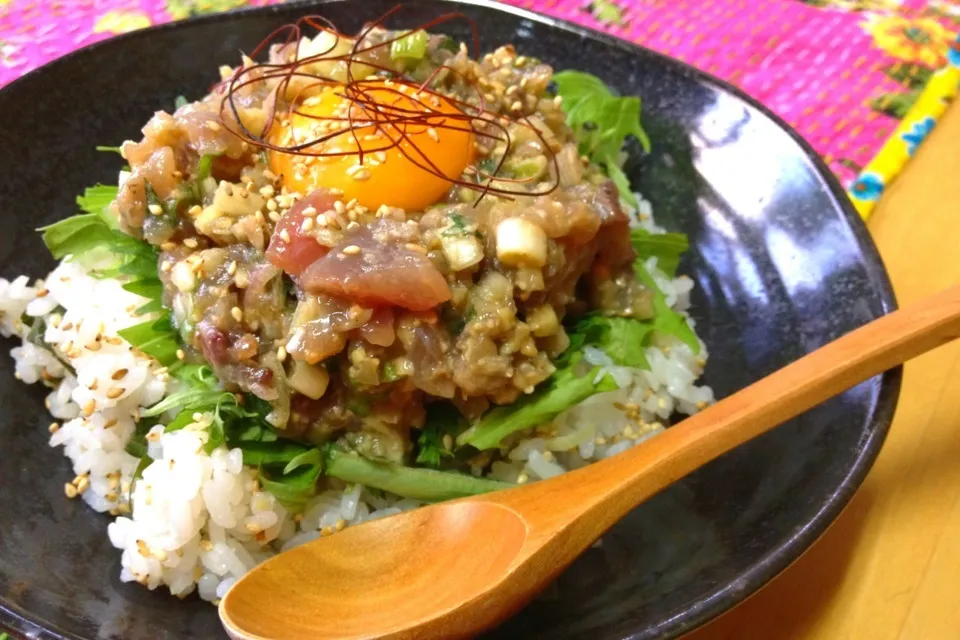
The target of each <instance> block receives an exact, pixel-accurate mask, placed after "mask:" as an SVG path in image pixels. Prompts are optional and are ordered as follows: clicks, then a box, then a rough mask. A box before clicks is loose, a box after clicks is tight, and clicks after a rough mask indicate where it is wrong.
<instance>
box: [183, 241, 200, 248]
mask: <svg viewBox="0 0 960 640" xmlns="http://www.w3.org/2000/svg"><path fill="white" fill-rule="evenodd" d="M183 244H184V246H187V247H190V248H191V249H196V248H197V245H198V244H199V243H198V242H197V239H196V238H186V239H185V240H184V241H183Z"/></svg>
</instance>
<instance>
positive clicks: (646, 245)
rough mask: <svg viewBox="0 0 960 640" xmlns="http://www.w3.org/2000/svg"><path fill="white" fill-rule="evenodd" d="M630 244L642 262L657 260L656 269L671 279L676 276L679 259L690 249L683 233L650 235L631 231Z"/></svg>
mask: <svg viewBox="0 0 960 640" xmlns="http://www.w3.org/2000/svg"><path fill="white" fill-rule="evenodd" d="M630 243H631V244H633V248H634V249H635V250H636V252H637V255H638V256H640V258H641V259H642V260H646V259H647V258H656V259H657V268H658V269H660V271H663V272H664V273H665V274H667V275H668V276H670V277H671V278H673V277H674V276H676V275H677V266H679V264H680V258H681V256H683V254H684V253H686V252H687V249H689V248H690V241H689V240H687V236H686V234H683V233H650V232H649V231H647V230H646V229H632V230H631V231H630Z"/></svg>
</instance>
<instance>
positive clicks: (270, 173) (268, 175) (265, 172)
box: [263, 169, 277, 180]
mask: <svg viewBox="0 0 960 640" xmlns="http://www.w3.org/2000/svg"><path fill="white" fill-rule="evenodd" d="M263 177H264V178H266V179H267V180H276V179H277V174H275V173H274V172H273V171H270V169H264V170H263Z"/></svg>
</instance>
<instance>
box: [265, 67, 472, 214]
mask: <svg viewBox="0 0 960 640" xmlns="http://www.w3.org/2000/svg"><path fill="white" fill-rule="evenodd" d="M361 86H362V88H363V89H362V95H358V96H357V99H356V102H357V103H356V104H353V105H352V106H351V101H350V100H347V99H345V98H344V97H343V96H344V91H347V90H351V91H355V89H352V88H347V87H343V86H339V87H337V86H334V87H330V88H327V89H324V90H323V92H321V93H320V94H318V95H315V96H312V97H310V98H307V99H306V100H305V101H304V102H303V103H302V104H301V105H299V106H298V107H297V109H296V111H297V113H292V114H291V116H290V119H289V122H286V121H284V122H282V123H278V124H275V125H274V128H273V130H272V132H271V135H270V139H271V142H272V143H273V144H275V145H277V146H280V147H286V148H290V147H293V146H295V145H298V144H304V143H305V142H309V141H311V140H317V139H318V138H320V137H323V136H327V135H330V134H331V133H335V132H338V131H339V132H340V133H338V134H337V135H335V136H333V137H331V138H330V139H329V140H324V141H323V142H317V143H316V144H314V145H311V146H310V147H308V148H306V149H305V151H308V152H310V153H323V154H330V155H323V156H312V157H311V156H304V155H297V154H290V153H283V152H279V151H271V152H270V154H269V161H270V169H271V170H272V171H273V172H274V173H275V174H277V175H279V176H282V177H281V181H282V184H283V185H284V186H286V187H287V188H288V189H289V190H291V191H296V192H299V193H301V194H304V195H305V194H307V193H309V192H310V191H312V190H313V189H316V188H318V187H325V188H327V189H339V190H341V191H342V192H343V200H344V201H345V202H346V201H350V200H353V199H354V198H356V200H357V202H358V203H359V204H361V205H363V206H364V207H366V208H367V209H370V210H376V209H378V208H379V207H380V206H381V205H387V206H390V207H399V208H401V209H404V210H406V211H423V210H424V209H426V208H427V207H429V206H430V205H431V204H434V203H436V202H437V201H439V200H440V199H441V198H442V197H443V195H444V194H445V193H446V192H447V191H448V190H449V189H450V187H451V182H450V181H451V180H453V179H456V178H459V177H460V176H461V175H462V174H463V171H464V169H465V168H466V167H467V165H468V164H470V162H471V160H472V159H473V154H474V136H473V132H472V130H471V127H470V123H469V121H468V120H465V119H464V118H463V117H462V112H461V111H460V110H459V109H457V107H456V106H455V105H454V104H452V103H451V102H450V101H448V100H447V99H445V98H444V97H443V96H439V95H435V94H433V93H428V92H421V93H419V94H418V93H417V89H416V87H410V86H407V85H402V84H400V83H391V84H387V83H386V82H365V83H363V84H362V85H361ZM414 96H415V97H414ZM361 102H362V103H364V105H363V106H361V105H360V104H359V103H361ZM371 102H372V103H375V105H376V106H374V107H373V108H371V107H370V106H366V105H368V104H369V103H371ZM351 109H352V118H353V122H354V127H353V129H352V130H350V129H349V128H348V127H349V124H348V122H347V114H348V113H350V110H351ZM434 114H435V115H434ZM444 114H446V115H454V114H455V115H458V116H460V117H459V118H449V117H444ZM371 123H372V124H371ZM404 136H405V138H404ZM394 142H398V145H397V146H394ZM361 149H362V150H363V163H362V164H360V154H359V152H358V151H359V150H361ZM337 153H344V154H346V155H332V154H337ZM413 160H416V162H414V161H413ZM418 164H419V165H423V166H425V167H430V166H431V164H432V166H433V170H432V172H431V171H428V170H427V169H424V168H423V167H422V166H417V165H418ZM435 173H440V174H442V175H443V176H444V177H440V176H439V175H434V174H435Z"/></svg>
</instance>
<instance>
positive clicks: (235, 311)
mask: <svg viewBox="0 0 960 640" xmlns="http://www.w3.org/2000/svg"><path fill="white" fill-rule="evenodd" d="M230 315H231V316H233V319H234V320H236V321H237V322H241V321H243V310H242V309H241V308H240V307H234V308H232V309H230Z"/></svg>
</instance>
